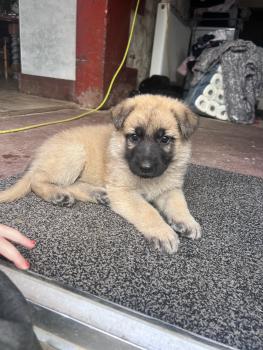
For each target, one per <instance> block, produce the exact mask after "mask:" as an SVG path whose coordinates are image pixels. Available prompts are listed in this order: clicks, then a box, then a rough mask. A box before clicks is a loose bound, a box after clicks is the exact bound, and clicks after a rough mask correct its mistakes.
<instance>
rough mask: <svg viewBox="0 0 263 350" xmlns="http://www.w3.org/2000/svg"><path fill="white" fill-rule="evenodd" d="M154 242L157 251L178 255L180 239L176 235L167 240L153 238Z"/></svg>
mask: <svg viewBox="0 0 263 350" xmlns="http://www.w3.org/2000/svg"><path fill="white" fill-rule="evenodd" d="M152 242H153V245H154V248H155V249H158V250H160V251H161V252H165V253H168V254H173V253H176V252H177V250H178V246H179V239H178V237H177V236H176V235H173V236H170V237H167V238H165V239H164V238H162V239H160V238H153V239H152Z"/></svg>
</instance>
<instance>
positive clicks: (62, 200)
mask: <svg viewBox="0 0 263 350" xmlns="http://www.w3.org/2000/svg"><path fill="white" fill-rule="evenodd" d="M31 188H32V191H33V192H34V193H35V194H37V195H38V196H40V197H41V198H43V199H44V200H45V201H47V202H50V203H52V204H55V205H59V206H63V207H71V206H72V205H73V204H74V202H75V199H74V197H73V196H72V194H71V193H70V192H68V191H67V190H66V189H65V188H63V187H62V186H59V185H56V184H54V183H52V181H51V179H50V177H49V175H48V174H47V173H46V172H44V171H39V172H36V173H35V174H34V177H33V180H32V183H31Z"/></svg>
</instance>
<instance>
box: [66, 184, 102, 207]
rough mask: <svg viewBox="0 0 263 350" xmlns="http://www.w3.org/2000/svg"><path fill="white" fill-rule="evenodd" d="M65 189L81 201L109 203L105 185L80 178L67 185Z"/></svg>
mask: <svg viewBox="0 0 263 350" xmlns="http://www.w3.org/2000/svg"><path fill="white" fill-rule="evenodd" d="M65 190H67V191H68V192H69V193H71V194H72V195H73V197H74V198H76V199H77V200H79V201H82V202H92V203H97V204H103V205H109V199H108V195H107V192H106V190H105V188H104V187H99V186H94V185H90V184H88V183H87V182H84V181H81V180H79V181H76V182H75V183H74V184H72V185H70V186H67V187H65Z"/></svg>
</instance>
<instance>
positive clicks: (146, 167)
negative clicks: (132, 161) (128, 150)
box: [140, 160, 153, 173]
mask: <svg viewBox="0 0 263 350" xmlns="http://www.w3.org/2000/svg"><path fill="white" fill-rule="evenodd" d="M140 168H141V171H143V172H144V173H150V172H151V171H152V170H153V164H152V163H151V162H150V161H149V160H144V161H142V162H141V164H140Z"/></svg>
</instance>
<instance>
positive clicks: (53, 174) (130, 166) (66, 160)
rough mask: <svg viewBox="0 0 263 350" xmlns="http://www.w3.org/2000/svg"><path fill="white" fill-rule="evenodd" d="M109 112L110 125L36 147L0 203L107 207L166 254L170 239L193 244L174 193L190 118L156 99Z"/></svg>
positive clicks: (192, 225) (71, 132)
mask: <svg viewBox="0 0 263 350" xmlns="http://www.w3.org/2000/svg"><path fill="white" fill-rule="evenodd" d="M111 112H112V120H113V123H112V124H105V125H95V126H83V127H76V128H71V129H68V130H65V131H62V132H60V133H58V134H56V135H54V136H53V137H51V138H50V139H48V140H47V141H46V142H44V144H43V145H42V146H41V147H40V148H39V149H38V151H37V152H36V155H35V157H34V159H33V161H32V163H31V165H30V167H29V170H28V171H27V172H26V173H25V175H24V176H23V177H22V178H21V179H20V180H19V181H18V182H17V183H16V184H15V185H14V186H12V187H10V188H9V189H7V190H5V191H3V192H1V193H0V202H10V201H15V200H17V199H18V198H21V197H23V196H25V195H26V194H27V193H29V192H30V191H33V192H34V193H35V194H37V195H38V196H40V197H41V198H43V199H44V200H46V201H48V202H51V203H53V204H56V205H61V206H71V205H73V203H74V202H75V200H79V201H83V202H87V201H89V202H94V203H100V204H108V205H109V206H110V207H111V209H112V210H113V211H115V212H116V213H118V214H119V215H121V216H122V217H124V218H125V219H126V220H128V221H129V222H130V223H132V224H133V225H134V226H135V227H136V228H137V229H138V230H139V231H140V232H141V233H142V234H143V235H144V236H145V237H146V238H148V239H150V240H153V242H154V244H155V246H156V247H157V248H159V249H162V250H165V251H166V252H168V253H174V252H176V251H177V249H178V243H179V239H178V235H177V234H176V232H175V231H177V232H179V233H181V234H183V235H186V236H187V237H189V238H192V239H197V238H199V237H200V236H201V228H200V225H199V224H198V223H197V222H196V221H195V219H194V218H193V217H192V215H191V214H190V212H189V210H188V207H187V203H186V201H185V197H184V194H183V190H182V186H183V181H184V175H185V171H186V168H187V164H188V162H189V159H190V153H191V145H190V140H189V138H190V136H191V135H192V133H193V132H194V130H195V129H196V127H197V124H198V118H197V117H196V116H195V115H194V114H193V113H192V112H191V111H190V110H189V109H188V108H187V107H186V106H185V105H184V104H183V103H182V102H180V101H179V100H175V99H172V98H169V97H164V96H156V95H155V96H153V95H140V96H135V97H133V98H128V99H126V100H124V101H123V102H121V103H119V104H118V105H117V106H115V107H113V108H112V110H111ZM160 213H161V214H160ZM164 218H165V219H164Z"/></svg>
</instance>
